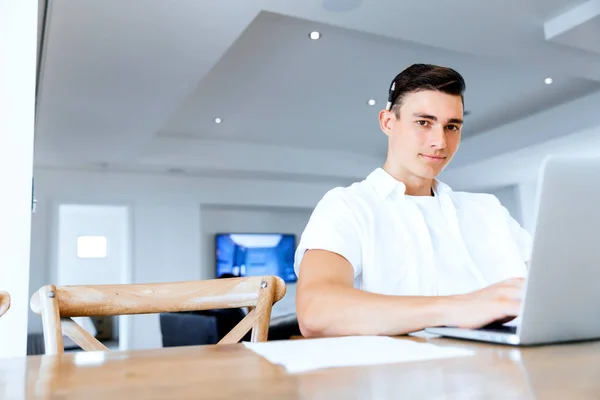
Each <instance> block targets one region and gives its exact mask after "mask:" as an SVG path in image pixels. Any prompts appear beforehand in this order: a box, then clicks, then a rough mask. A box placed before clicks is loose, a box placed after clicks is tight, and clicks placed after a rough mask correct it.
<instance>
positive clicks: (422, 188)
mask: <svg viewBox="0 0 600 400" xmlns="http://www.w3.org/2000/svg"><path fill="white" fill-rule="evenodd" d="M383 169H384V170H385V171H386V172H387V173H388V174H390V175H391V176H393V177H394V179H396V180H397V181H400V182H402V183H403V184H404V186H406V194H407V195H408V196H432V195H433V189H432V188H433V179H425V178H421V177H418V176H415V175H412V174H411V173H409V172H408V171H407V170H406V169H404V168H402V167H396V168H392V167H391V166H390V165H389V164H388V163H387V162H386V163H385V164H384V165H383Z"/></svg>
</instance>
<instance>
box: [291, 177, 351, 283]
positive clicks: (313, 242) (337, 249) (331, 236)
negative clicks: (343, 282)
mask: <svg viewBox="0 0 600 400" xmlns="http://www.w3.org/2000/svg"><path fill="white" fill-rule="evenodd" d="M345 190H346V189H344V188H336V189H333V190H331V191H329V192H327V194H325V196H323V198H322V199H321V200H320V201H319V203H318V204H317V206H316V207H315V209H314V210H313V212H312V214H311V216H310V219H309V221H308V223H307V225H306V227H305V229H304V231H303V233H302V236H301V238H300V242H299V244H298V247H297V249H296V254H295V259H294V271H295V272H296V275H297V276H300V262H301V261H302V258H303V257H304V253H305V252H306V251H307V250H313V249H314V250H316V249H318V250H326V251H330V252H332V253H336V254H339V255H340V256H342V257H344V258H345V259H346V260H348V262H349V263H350V264H351V265H352V268H353V269H354V277H355V278H356V277H357V276H358V275H359V274H360V273H361V258H362V256H361V245H360V230H359V225H358V220H357V218H356V214H355V212H354V211H353V210H352V208H351V207H350V206H349V204H348V202H347V200H346V198H345V192H344V191H345Z"/></svg>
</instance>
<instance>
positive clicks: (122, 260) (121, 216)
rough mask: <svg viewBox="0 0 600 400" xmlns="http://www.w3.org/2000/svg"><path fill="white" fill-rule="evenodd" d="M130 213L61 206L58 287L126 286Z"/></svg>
mask: <svg viewBox="0 0 600 400" xmlns="http://www.w3.org/2000/svg"><path fill="white" fill-rule="evenodd" d="M128 233H129V210H128V208H127V207H125V206H96V205H77V204H62V205H60V206H59V218H58V260H57V261H58V264H57V277H56V278H57V279H56V283H57V284H58V285H107V284H119V283H127V281H128V270H129V234H128Z"/></svg>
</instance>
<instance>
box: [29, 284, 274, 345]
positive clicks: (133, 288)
mask: <svg viewBox="0 0 600 400" xmlns="http://www.w3.org/2000/svg"><path fill="white" fill-rule="evenodd" d="M285 291H286V287H285V283H284V281H283V279H281V278H279V277H275V276H262V277H261V276H257V277H247V278H227V279H214V280H204V281H186V282H169V283H152V284H130V285H95V286H86V285H82V286H54V285H46V286H42V287H41V288H40V289H39V290H38V291H37V292H36V293H34V295H33V296H32V298H31V309H32V310H33V312H35V313H36V314H39V315H41V317H42V325H43V329H44V343H45V348H46V354H60V353H63V352H64V345H63V339H62V335H63V333H64V334H65V335H67V336H68V337H70V338H71V339H72V340H73V341H74V342H75V343H77V344H78V345H79V346H81V348H82V349H83V350H86V351H98V350H100V351H108V348H107V347H106V346H104V345H103V344H102V343H100V342H99V341H98V340H96V338H94V337H93V336H92V335H90V334H89V333H88V332H86V331H85V330H84V329H83V328H81V326H79V325H78V324H77V323H76V322H75V321H73V319H72V317H92V316H96V317H100V316H114V315H128V314H151V313H163V312H177V311H200V310H212V309H226V308H239V307H248V308H249V310H250V312H249V313H248V315H246V317H245V318H244V319H242V321H240V323H239V324H237V325H236V326H235V328H233V329H232V330H231V331H230V332H229V333H228V334H227V335H225V337H223V339H221V341H220V342H219V344H227V343H237V342H238V341H239V340H240V339H241V338H243V337H244V335H245V334H246V333H247V332H248V331H249V330H250V329H252V336H251V341H253V342H262V341H266V340H267V336H268V332H269V323H270V320H271V309H272V306H273V304H274V303H276V302H277V301H279V300H281V298H282V297H283V296H284V295H285Z"/></svg>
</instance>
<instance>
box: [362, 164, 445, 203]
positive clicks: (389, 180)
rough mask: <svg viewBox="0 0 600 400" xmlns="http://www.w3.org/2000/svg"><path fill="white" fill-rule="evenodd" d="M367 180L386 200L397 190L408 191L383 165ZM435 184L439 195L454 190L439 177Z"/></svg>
mask: <svg viewBox="0 0 600 400" xmlns="http://www.w3.org/2000/svg"><path fill="white" fill-rule="evenodd" d="M367 181H369V182H371V184H372V185H373V187H374V188H375V191H376V192H377V194H378V195H379V196H380V197H381V198H382V199H384V200H385V199H386V198H387V197H388V196H389V195H391V194H392V193H394V192H397V194H399V195H404V194H405V193H406V185H405V184H404V183H402V182H400V181H399V180H397V179H396V178H394V177H393V176H391V175H390V174H388V173H387V172H386V170H384V169H383V168H381V167H380V168H377V169H376V170H375V171H373V172H371V173H370V174H369V176H368V177H367ZM433 185H434V186H433V190H434V191H435V193H437V194H438V195H441V194H444V193H448V192H451V191H452V189H451V188H450V186H448V185H446V184H445V183H443V182H441V181H439V180H438V179H434V181H433Z"/></svg>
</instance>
